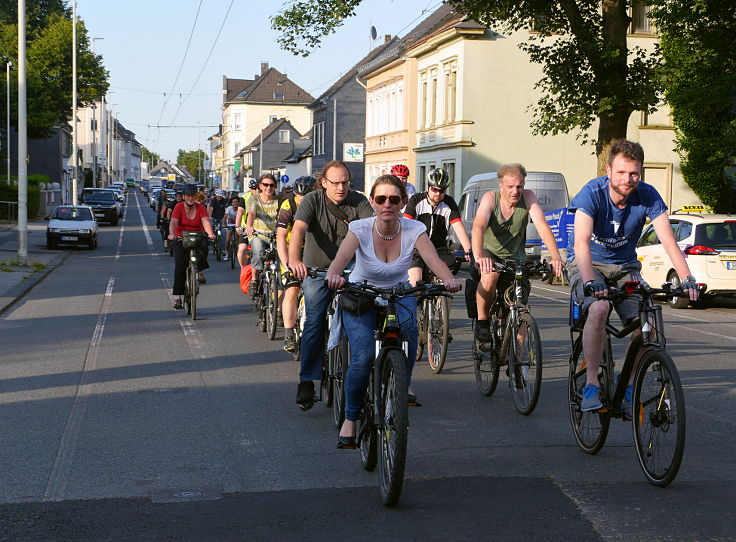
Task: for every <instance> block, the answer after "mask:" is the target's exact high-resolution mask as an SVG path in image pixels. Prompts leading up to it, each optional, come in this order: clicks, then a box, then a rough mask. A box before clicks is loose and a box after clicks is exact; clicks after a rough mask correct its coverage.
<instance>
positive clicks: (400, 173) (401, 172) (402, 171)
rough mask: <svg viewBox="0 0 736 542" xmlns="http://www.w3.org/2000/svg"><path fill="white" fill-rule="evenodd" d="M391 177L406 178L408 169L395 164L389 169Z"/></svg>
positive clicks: (402, 165)
mask: <svg viewBox="0 0 736 542" xmlns="http://www.w3.org/2000/svg"><path fill="white" fill-rule="evenodd" d="M391 175H396V176H397V177H408V176H409V168H408V167H406V166H405V165H404V164H396V165H395V166H393V167H392V168H391Z"/></svg>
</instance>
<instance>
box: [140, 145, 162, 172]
mask: <svg viewBox="0 0 736 542" xmlns="http://www.w3.org/2000/svg"><path fill="white" fill-rule="evenodd" d="M141 161H142V162H147V163H148V168H149V169H151V168H152V167H153V166H155V165H156V164H158V163H159V162H160V161H161V155H159V154H157V153H155V152H153V151H151V150H149V149H148V148H146V147H141Z"/></svg>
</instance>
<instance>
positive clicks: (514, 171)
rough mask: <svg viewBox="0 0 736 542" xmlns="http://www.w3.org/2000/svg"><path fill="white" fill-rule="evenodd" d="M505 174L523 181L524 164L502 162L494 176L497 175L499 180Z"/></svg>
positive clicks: (524, 177) (524, 176) (524, 174)
mask: <svg viewBox="0 0 736 542" xmlns="http://www.w3.org/2000/svg"><path fill="white" fill-rule="evenodd" d="M506 175H511V176H512V177H519V178H520V179H521V180H522V181H523V180H525V179H526V169H524V166H522V165H521V164H517V163H512V164H504V165H502V166H501V167H500V168H498V173H496V176H497V177H498V180H499V181H500V180H501V179H503V178H504V177H505V176H506Z"/></svg>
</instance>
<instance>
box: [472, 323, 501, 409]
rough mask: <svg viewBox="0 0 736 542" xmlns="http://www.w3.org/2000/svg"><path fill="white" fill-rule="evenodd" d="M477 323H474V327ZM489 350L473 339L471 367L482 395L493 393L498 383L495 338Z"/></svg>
mask: <svg viewBox="0 0 736 542" xmlns="http://www.w3.org/2000/svg"><path fill="white" fill-rule="evenodd" d="M475 325H477V324H474V327H475ZM489 348H490V350H481V349H480V348H479V347H478V341H475V340H474V341H473V367H474V369H475V385H476V386H478V391H479V392H481V393H482V394H483V395H493V392H494V391H496V386H497V385H498V372H499V361H498V351H497V350H496V346H495V340H494V342H493V343H491V346H490V347H489Z"/></svg>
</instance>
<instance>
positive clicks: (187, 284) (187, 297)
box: [184, 266, 192, 314]
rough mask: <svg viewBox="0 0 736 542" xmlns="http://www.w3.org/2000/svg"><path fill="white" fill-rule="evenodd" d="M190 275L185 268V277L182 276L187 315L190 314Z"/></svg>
mask: <svg viewBox="0 0 736 542" xmlns="http://www.w3.org/2000/svg"><path fill="white" fill-rule="evenodd" d="M190 267H191V266H190ZM190 281H191V273H189V267H187V272H186V275H185V276H184V306H185V307H186V309H187V314H192V296H191V294H190V292H191V291H192V286H191V284H190Z"/></svg>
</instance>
